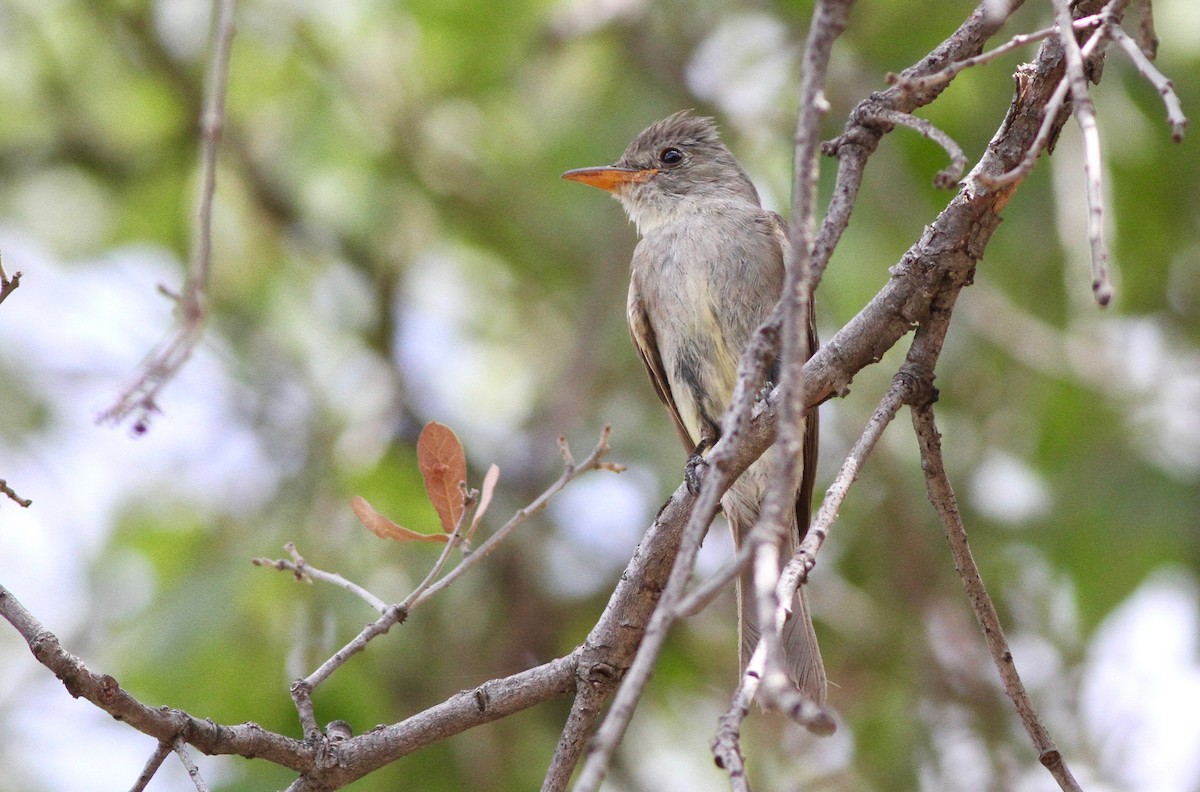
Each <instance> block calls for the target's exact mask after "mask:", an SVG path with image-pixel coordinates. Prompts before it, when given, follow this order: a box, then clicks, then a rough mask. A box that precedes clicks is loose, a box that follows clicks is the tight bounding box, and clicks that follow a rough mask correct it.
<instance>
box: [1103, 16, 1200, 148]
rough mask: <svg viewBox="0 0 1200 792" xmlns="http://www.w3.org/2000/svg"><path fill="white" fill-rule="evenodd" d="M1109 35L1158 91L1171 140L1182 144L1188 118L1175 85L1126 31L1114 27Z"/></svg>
mask: <svg viewBox="0 0 1200 792" xmlns="http://www.w3.org/2000/svg"><path fill="white" fill-rule="evenodd" d="M1147 6H1149V3H1147ZM1143 19H1144V17H1143ZM1109 35H1110V36H1112V40H1113V41H1115V42H1116V43H1117V44H1119V45H1120V46H1121V49H1123V50H1125V54H1126V55H1128V56H1129V59H1130V60H1132V61H1133V65H1134V66H1136V67H1137V70H1138V71H1139V72H1140V73H1141V75H1142V76H1143V77H1145V78H1146V80H1147V81H1148V82H1149V83H1150V84H1151V85H1153V86H1154V89H1155V90H1156V91H1158V94H1159V96H1161V97H1162V100H1163V104H1164V105H1166V108H1167V123H1168V124H1170V125H1171V139H1172V140H1174V141H1175V142H1176V143H1179V142H1181V141H1182V140H1183V130H1184V128H1185V127H1186V126H1187V125H1188V120H1187V116H1185V115H1184V114H1183V105H1182V104H1180V102H1179V94H1177V93H1175V85H1174V83H1172V82H1171V81H1170V80H1168V79H1167V78H1166V76H1165V75H1163V73H1162V72H1160V71H1159V70H1158V69H1157V68H1155V66H1154V64H1153V63H1151V62H1150V58H1149V57H1147V56H1146V54H1145V52H1143V50H1142V49H1141V48H1140V47H1139V46H1138V44H1137V43H1136V42H1135V41H1134V40H1133V39H1132V38H1130V37H1129V34H1128V33H1126V32H1125V31H1124V30H1122V29H1121V28H1119V27H1117V26H1116V25H1114V26H1113V27H1112V29H1111V30H1110V31H1109Z"/></svg>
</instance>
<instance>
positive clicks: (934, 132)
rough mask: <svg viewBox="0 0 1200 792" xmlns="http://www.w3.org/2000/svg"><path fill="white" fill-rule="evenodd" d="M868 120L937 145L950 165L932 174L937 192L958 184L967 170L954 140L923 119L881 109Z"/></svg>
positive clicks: (959, 147)
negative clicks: (907, 129)
mask: <svg viewBox="0 0 1200 792" xmlns="http://www.w3.org/2000/svg"><path fill="white" fill-rule="evenodd" d="M868 118H872V119H874V120H877V121H880V122H882V123H885V124H891V125H893V126H903V127H908V128H909V129H911V130H913V131H914V132H917V133H918V134H920V135H921V136H922V137H925V138H928V139H929V140H932V141H933V142H934V143H937V144H938V145H939V146H941V147H942V150H943V151H945V152H946V155H947V156H949V157H950V165H949V166H947V167H945V168H943V169H942V170H940V171H938V172H937V173H936V174H934V177H933V185H934V186H935V187H937V188H938V189H939V190H949V189H951V188H953V187H954V186H955V185H956V184H958V180H959V179H961V178H962V175H963V171H965V170H966V169H967V155H966V154H964V153H963V150H962V147H961V146H959V145H958V143H956V142H955V141H954V138H952V137H950V136H949V135H947V134H946V133H945V132H943V131H942V130H940V129H938V128H937V127H935V126H934V125H933V124H931V123H929V121H927V120H925V119H924V118H917V117H916V116H915V115H912V114H911V113H902V112H900V111H899V110H888V109H887V108H882V107H881V108H878V109H874V110H873V112H872V113H871V115H869V116H868Z"/></svg>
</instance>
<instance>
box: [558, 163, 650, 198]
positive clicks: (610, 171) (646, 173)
mask: <svg viewBox="0 0 1200 792" xmlns="http://www.w3.org/2000/svg"><path fill="white" fill-rule="evenodd" d="M656 173H658V170H657V169H656V168H647V169H646V170H632V169H630V168H617V167H604V168H576V169H575V170H569V171H567V172H566V173H564V174H563V175H562V177H563V178H564V179H570V180H571V181H576V182H579V183H580V184H588V185H591V186H592V187H599V188H600V189H601V190H604V191H605V192H616V191H617V190H619V189H621V188H622V187H624V186H625V185H626V184H639V183H641V182H644V181H646V180H647V179H649V178H650V177H651V176H653V175H654V174H656Z"/></svg>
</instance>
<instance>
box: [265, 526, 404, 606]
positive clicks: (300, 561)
mask: <svg viewBox="0 0 1200 792" xmlns="http://www.w3.org/2000/svg"><path fill="white" fill-rule="evenodd" d="M283 549H284V550H286V551H287V552H288V554H289V555H291V557H292V560H291V561H284V560H283V559H270V558H252V559H250V563H252V564H254V565H255V566H261V567H271V568H272V569H278V570H279V571H281V572H291V573H292V574H293V575H294V576H295V578H296V580H297V581H302V582H311V581H313V580H320V581H322V582H324V583H332V584H333V585H335V586H337V587H338V588H342V589H345V590H346V591H349V592H350V593H351V594H353V595H355V596H356V597H358V598H359V599H361V600H363V601H364V602H366V603H367V604H368V605H370V606H371V607H372V608H374V609H375V610H376V611H377V612H379V613H384V612H385V611H387V609H388V604H387V603H386V602H384V601H383V600H381V599H379V597H376V596H375V595H374V594H372V593H371V592H369V591H367V590H366V589H365V588H363V587H362V586H360V585H358V584H357V583H355V582H353V581H350V580H347V579H346V578H344V577H342V576H341V575H339V574H337V573H336V572H326V571H324V570H322V569H317V568H316V567H315V566H312V565H311V564H309V563H308V562H307V561H305V560H304V557H303V556H302V555H300V551H299V550H297V549H296V544H295V543H294V542H288V543H287V544H285V545H284V546H283Z"/></svg>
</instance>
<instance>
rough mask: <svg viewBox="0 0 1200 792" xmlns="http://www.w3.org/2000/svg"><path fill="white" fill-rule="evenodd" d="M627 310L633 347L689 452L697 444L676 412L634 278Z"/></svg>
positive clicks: (656, 344) (650, 325)
mask: <svg viewBox="0 0 1200 792" xmlns="http://www.w3.org/2000/svg"><path fill="white" fill-rule="evenodd" d="M627 310H628V318H629V335H630V336H631V337H632V338H633V346H634V348H635V349H637V351H638V355H639V356H640V357H641V358H642V363H644V364H645V365H646V373H648V374H649V375H650V383H651V384H652V385H654V392H655V393H657V394H658V398H659V399H661V400H662V403H663V404H665V405H666V406H667V410H668V411H669V412H670V413H671V419H672V420H673V421H674V422H675V430H676V431H677V432H679V438H680V439H681V440H683V445H684V448H686V449H687V450H688V451H691V450H692V449H694V448H695V447H696V443H697V442H698V441H697V440H695V439H694V438H692V436H691V434H690V433H689V432H688V430H687V427H686V426H684V424H683V418H682V416H680V414H679V407H678V406H677V405H676V404H675V398H674V397H673V396H672V395H671V384H670V383H669V382H668V381H667V372H666V371H664V370H663V362H662V356H660V355H659V353H658V339H657V338H656V337H655V335H654V325H652V324H651V323H650V314H649V313H647V312H646V305H645V303H644V302H642V297H641V295H640V294H639V292H638V289H637V281H636V278H635V279H632V280H631V281H630V284H629V304H628V308H627Z"/></svg>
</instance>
